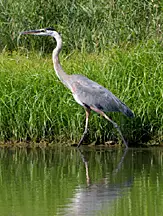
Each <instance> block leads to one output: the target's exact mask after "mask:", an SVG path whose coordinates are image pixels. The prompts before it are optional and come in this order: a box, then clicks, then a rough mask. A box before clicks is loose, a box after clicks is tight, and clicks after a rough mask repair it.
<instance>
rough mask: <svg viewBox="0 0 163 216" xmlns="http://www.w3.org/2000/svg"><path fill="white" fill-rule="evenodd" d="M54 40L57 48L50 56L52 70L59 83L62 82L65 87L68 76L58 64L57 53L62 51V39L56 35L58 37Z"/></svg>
mask: <svg viewBox="0 0 163 216" xmlns="http://www.w3.org/2000/svg"><path fill="white" fill-rule="evenodd" d="M55 39H56V41H57V46H56V48H55V49H54V50H53V54H52V59H53V65H54V70H55V72H56V75H57V77H58V78H59V79H60V80H61V82H63V84H65V85H66V86H67V83H66V80H67V79H66V78H67V77H68V74H66V73H65V72H64V70H63V69H62V66H61V64H60V61H59V53H60V51H61V49H62V39H61V36H60V35H58V37H57V38H55Z"/></svg>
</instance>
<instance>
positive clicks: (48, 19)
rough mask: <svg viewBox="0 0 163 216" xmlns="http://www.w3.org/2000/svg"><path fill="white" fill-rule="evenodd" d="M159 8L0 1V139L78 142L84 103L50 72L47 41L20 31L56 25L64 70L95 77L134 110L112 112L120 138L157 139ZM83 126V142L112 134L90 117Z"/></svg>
mask: <svg viewBox="0 0 163 216" xmlns="http://www.w3.org/2000/svg"><path fill="white" fill-rule="evenodd" d="M162 7H163V6H162V4H161V2H159V1H152V0H151V1H140V0H139V1H136V0H135V1H129V0H128V1H117V2H115V1H109V2H106V1H100V2H99V1H98V2H96V1H89V2H88V1H79V0H78V1H52V0H51V1H50V0H49V1H30V0H29V1H26V2H24V1H22V0H21V1H17V0H16V1H14V2H11V1H10V0H9V1H7V2H6V1H1V5H0V10H1V13H0V19H1V23H0V24H1V30H0V31H1V32H0V33H1V34H0V48H1V50H3V53H2V54H1V56H0V140H1V141H8V140H14V141H15V140H19V141H27V140H34V141H40V140H42V139H43V140H44V139H45V140H48V141H52V140H57V141H58V140H60V141H63V140H66V139H68V140H74V141H77V140H78V139H79V137H80V135H81V133H82V132H83V127H84V111H83V109H82V108H81V107H80V106H79V105H77V104H76V103H75V102H74V100H73V98H72V96H71V95H70V93H69V92H68V90H67V89H65V87H64V86H62V84H60V81H59V80H58V79H57V77H56V76H55V73H54V71H53V66H52V61H51V55H49V54H47V55H46V56H44V57H42V53H43V52H45V51H46V52H51V51H52V49H53V47H54V46H55V44H54V41H53V40H50V39H49V38H45V37H32V36H31V37H27V36H23V37H19V32H20V31H22V30H27V29H36V28H41V27H46V26H55V27H56V29H57V30H58V31H61V32H62V35H63V41H64V47H63V52H62V56H61V62H62V64H63V68H64V69H65V71H66V72H68V73H79V74H83V75H86V76H88V77H89V78H90V79H93V80H95V81H97V82H98V83H100V84H102V85H103V86H105V87H106V88H108V89H109V90H110V91H112V92H113V93H114V94H115V95H116V96H118V97H119V98H120V99H121V100H122V101H124V102H125V103H126V104H127V105H128V106H129V107H130V108H131V109H132V110H133V111H134V112H135V115H136V117H135V119H134V120H130V119H127V118H125V117H123V116H122V115H121V114H120V115H119V114H111V115H112V116H113V118H114V120H115V121H117V122H118V124H119V125H120V126H121V129H122V132H123V134H124V136H125V137H126V138H127V140H128V141H129V142H135V143H137V142H146V141H148V140H150V139H151V138H156V139H157V140H159V141H161V140H162V129H163V116H162V113H163V108H162V103H163V100H162V99H163V88H162V83H163V68H162V67H163V66H162V57H163V56H162V55H163V54H162V42H161V41H162V32H161V31H162V29H161V24H162V21H163V17H162V15H161V10H162ZM27 49H28V50H29V49H30V50H33V51H34V50H36V49H37V50H39V53H40V55H38V53H37V54H35V53H34V52H32V53H30V54H29V52H28V50H27ZM5 50H7V51H12V53H9V52H4V51H5ZM13 50H16V51H17V52H13ZM79 51H82V52H81V53H80V52H79ZM87 52H91V53H90V54H88V53H87ZM89 126H90V135H89V141H93V140H100V141H104V140H105V141H106V140H109V139H114V138H115V137H117V133H116V131H114V130H111V128H112V125H110V124H109V123H108V122H106V120H102V119H100V120H99V116H97V115H92V117H91V118H90V122H89Z"/></svg>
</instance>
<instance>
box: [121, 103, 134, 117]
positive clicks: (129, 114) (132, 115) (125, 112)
mask: <svg viewBox="0 0 163 216" xmlns="http://www.w3.org/2000/svg"><path fill="white" fill-rule="evenodd" d="M122 109H123V110H122V112H123V113H124V114H125V115H126V116H127V117H129V118H134V117H135V116H134V113H133V112H132V111H131V110H130V108H128V107H127V106H126V105H125V104H124V103H122Z"/></svg>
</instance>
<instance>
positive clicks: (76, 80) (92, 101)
mask: <svg viewBox="0 0 163 216" xmlns="http://www.w3.org/2000/svg"><path fill="white" fill-rule="evenodd" d="M22 34H34V35H49V36H51V37H53V38H54V39H55V40H56V42H57V46H56V48H55V49H54V50H53V54H52V60H53V65H54V70H55V72H56V75H57V76H58V78H59V79H60V80H61V82H62V83H63V84H64V85H65V86H66V87H67V88H69V89H70V90H71V92H72V94H73V97H74V99H75V100H76V101H77V103H79V104H80V105H81V106H83V107H84V108H85V111H86V124H85V131H84V133H83V136H82V138H81V139H80V142H79V144H78V147H79V146H80V145H81V143H82V142H83V140H84V138H85V135H86V133H87V129H88V118H89V114H90V111H91V110H93V111H95V112H97V113H99V114H101V115H102V116H103V117H104V118H106V119H107V120H108V121H110V122H111V123H112V124H113V125H114V127H115V128H117V130H118V132H119V133H120V135H121V138H122V140H123V142H124V144H125V145H126V147H128V145H127V143H126V141H125V139H124V138H123V135H122V133H121V131H120V129H119V127H118V125H117V124H116V123H115V122H113V121H112V120H111V119H110V118H109V117H108V116H107V115H106V114H105V113H104V112H122V113H123V114H124V115H126V116H128V117H134V114H133V112H132V111H131V110H130V109H129V108H128V107H127V106H126V105H125V104H124V103H123V102H122V101H120V99H118V98H117V97H116V96H115V95H114V94H113V93H111V92H110V91H109V90H108V89H106V88H104V87H103V86H101V85H99V84H98V83H96V82H94V81H92V80H90V79H88V78H87V77H85V76H82V75H77V74H74V75H68V74H66V73H65V72H64V70H63V69H62V66H61V64H60V62H59V53H60V51H61V49H62V38H61V36H60V34H59V33H58V32H56V31H55V30H54V29H53V28H46V29H39V30H30V31H26V32H22Z"/></svg>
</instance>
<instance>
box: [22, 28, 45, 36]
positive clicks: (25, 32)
mask: <svg viewBox="0 0 163 216" xmlns="http://www.w3.org/2000/svg"><path fill="white" fill-rule="evenodd" d="M20 34H21V35H23V34H31V35H45V32H44V29H37V30H29V31H24V32H20Z"/></svg>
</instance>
